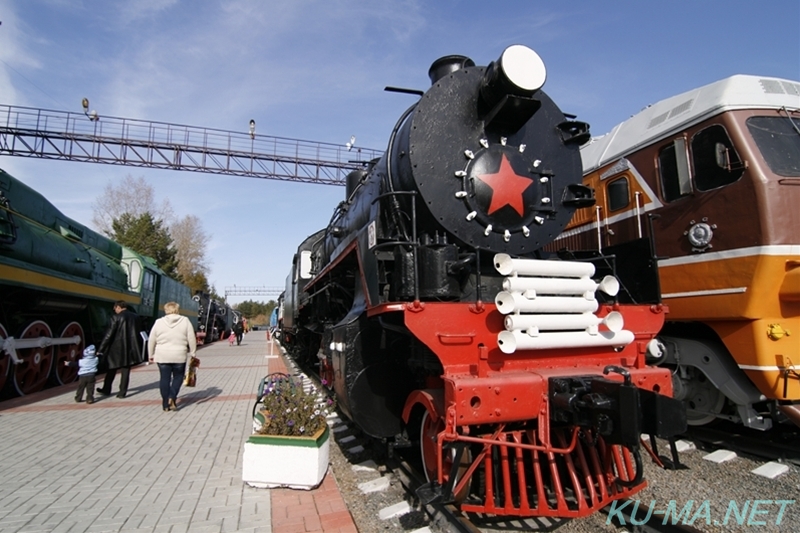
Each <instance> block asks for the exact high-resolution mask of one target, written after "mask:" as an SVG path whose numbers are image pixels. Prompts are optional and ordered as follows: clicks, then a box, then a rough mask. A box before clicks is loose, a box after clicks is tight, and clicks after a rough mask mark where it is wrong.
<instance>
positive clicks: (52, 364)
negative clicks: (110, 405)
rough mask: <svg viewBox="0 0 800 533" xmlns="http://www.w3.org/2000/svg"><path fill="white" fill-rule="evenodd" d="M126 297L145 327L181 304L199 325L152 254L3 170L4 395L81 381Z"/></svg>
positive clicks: (0, 296) (193, 308)
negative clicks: (170, 304)
mask: <svg viewBox="0 0 800 533" xmlns="http://www.w3.org/2000/svg"><path fill="white" fill-rule="evenodd" d="M116 300H124V301H125V302H127V303H128V304H129V305H130V306H131V308H132V309H134V310H135V311H136V312H137V313H138V314H139V315H140V317H141V318H142V323H143V326H144V327H145V328H147V327H148V326H149V324H151V323H152V321H153V320H154V319H155V318H158V317H159V316H161V315H163V314H164V303H166V302H167V301H171V300H172V301H176V302H178V303H179V304H180V306H181V312H182V313H183V314H185V315H186V316H188V317H189V318H190V319H191V320H192V322H193V324H195V325H196V322H197V305H196V304H195V303H194V302H192V299H191V292H190V290H189V289H188V287H186V286H184V285H182V284H180V283H178V282H177V281H174V280H172V279H170V278H169V277H168V276H166V275H165V274H164V272H163V271H161V270H160V269H159V268H158V267H157V266H156V265H155V262H154V261H153V260H152V259H151V258H148V257H144V256H141V255H140V254H137V253H136V252H134V251H132V250H130V249H127V248H125V247H123V246H121V245H119V244H118V243H116V242H114V241H112V240H110V239H108V238H106V237H104V236H102V235H100V234H99V233H97V232H95V231H92V230H91V229H89V228H87V227H86V226H83V225H82V224H79V223H78V222H76V221H74V220H72V219H70V218H68V217H66V216H65V215H64V214H63V213H61V212H60V211H59V210H58V209H57V208H56V207H55V206H53V204H51V203H50V202H49V201H48V200H47V199H46V198H45V197H44V196H42V195H41V194H40V193H38V192H36V191H34V190H33V189H31V188H30V187H28V186H27V185H25V184H24V183H22V182H21V181H20V180H18V179H16V178H14V177H12V176H11V175H9V174H8V173H6V172H4V171H2V170H0V390H2V391H3V394H5V395H14V394H17V395H24V394H30V393H33V392H36V391H39V390H41V389H43V388H44V387H45V386H46V385H47V384H48V382H50V383H51V384H64V383H69V382H71V381H74V380H75V378H76V376H77V369H76V368H74V367H67V366H65V365H64V362H65V361H72V360H76V359H78V358H79V357H80V356H81V355H82V353H83V349H84V347H85V346H86V345H88V344H97V343H98V342H99V341H100V340H101V339H102V335H103V332H104V331H105V328H106V325H107V324H108V322H109V319H110V317H111V313H113V310H112V303H113V302H114V301H116Z"/></svg>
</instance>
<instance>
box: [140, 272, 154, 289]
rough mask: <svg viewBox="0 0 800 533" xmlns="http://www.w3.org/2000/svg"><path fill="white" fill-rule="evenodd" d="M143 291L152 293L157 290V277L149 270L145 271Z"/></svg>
mask: <svg viewBox="0 0 800 533" xmlns="http://www.w3.org/2000/svg"><path fill="white" fill-rule="evenodd" d="M142 286H143V290H145V291H149V292H152V291H154V290H155V289H156V277H155V276H154V275H153V273H152V272H151V271H149V270H145V271H144V278H142Z"/></svg>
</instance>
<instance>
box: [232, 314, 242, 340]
mask: <svg viewBox="0 0 800 533" xmlns="http://www.w3.org/2000/svg"><path fill="white" fill-rule="evenodd" d="M243 320H244V318H240V319H239V321H238V322H237V323H236V324H234V325H233V334H234V335H236V346H239V345H240V344H242V334H243V333H244V324H243V323H242V321H243ZM231 344H233V343H232V342H231Z"/></svg>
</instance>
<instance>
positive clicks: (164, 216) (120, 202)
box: [92, 174, 210, 289]
mask: <svg viewBox="0 0 800 533" xmlns="http://www.w3.org/2000/svg"><path fill="white" fill-rule="evenodd" d="M92 209H93V211H94V214H93V216H92V224H94V226H95V227H96V228H97V229H98V230H99V231H101V232H102V233H104V234H106V235H107V236H109V237H111V238H114V235H115V231H114V227H113V224H114V222H115V221H119V220H120V217H122V215H126V216H128V217H129V218H131V219H139V218H140V217H142V216H143V215H145V214H149V215H150V218H152V219H153V220H157V221H163V223H164V224H165V225H166V227H167V228H168V230H169V234H170V236H171V237H172V245H173V246H174V248H175V250H176V251H177V255H176V258H177V261H178V266H177V274H178V276H179V278H180V279H181V280H184V283H187V284H188V285H190V286H192V285H197V286H198V287H192V288H198V289H203V288H205V286H206V285H207V284H208V281H207V277H208V269H209V265H208V259H207V258H206V249H207V247H208V241H209V239H210V236H209V235H208V234H207V233H206V232H205V230H204V229H203V226H202V223H201V221H200V219H199V218H197V217H196V216H194V215H186V216H185V217H183V218H182V219H180V220H177V219H176V217H175V214H174V212H173V210H172V206H171V205H170V203H169V200H164V201H163V202H161V203H160V204H157V203H156V195H155V190H154V189H153V187H152V186H151V185H150V184H149V183H147V181H145V179H144V177H142V176H139V177H138V178H134V177H133V176H131V175H130V174H128V175H127V176H125V178H124V179H123V180H122V182H120V183H118V184H117V185H114V184H112V183H108V184H107V185H106V187H105V189H103V193H102V194H101V195H100V196H98V197H97V200H96V201H95V203H94V204H93V205H92Z"/></svg>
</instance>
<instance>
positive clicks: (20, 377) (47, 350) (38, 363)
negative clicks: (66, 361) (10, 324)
mask: <svg viewBox="0 0 800 533" xmlns="http://www.w3.org/2000/svg"><path fill="white" fill-rule="evenodd" d="M40 337H45V338H48V339H51V338H52V337H53V333H52V331H51V330H50V326H48V325H47V324H46V323H45V322H43V321H41V320H36V321H34V322H31V323H30V324H28V326H27V327H26V328H25V330H24V331H23V332H22V334H21V335H20V336H19V338H20V339H35V338H40ZM17 355H18V356H19V358H20V359H22V362H21V363H19V364H17V365H13V368H12V369H11V375H10V377H11V382H12V384H13V387H14V389H15V390H16V392H17V394H18V395H20V396H25V395H26V394H32V393H34V392H39V391H40V390H42V389H43V388H44V386H45V385H46V384H47V377H48V376H49V375H50V369H51V368H52V366H53V346H36V347H33V348H22V349H19V350H17Z"/></svg>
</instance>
